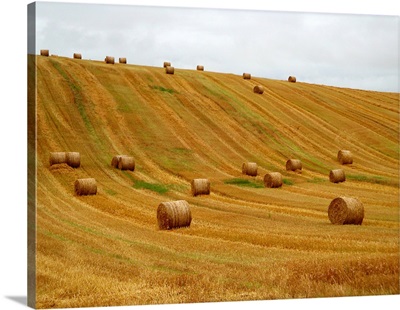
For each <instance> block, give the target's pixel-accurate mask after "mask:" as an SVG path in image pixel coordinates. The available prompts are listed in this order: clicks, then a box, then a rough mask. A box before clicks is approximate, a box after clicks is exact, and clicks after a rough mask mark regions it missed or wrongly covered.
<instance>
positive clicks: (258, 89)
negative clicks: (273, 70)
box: [253, 85, 264, 95]
mask: <svg viewBox="0 0 400 310" xmlns="http://www.w3.org/2000/svg"><path fill="white" fill-rule="evenodd" d="M253 92H255V93H256V94H260V95H261V94H262V93H264V87H263V86H262V85H256V86H254V88H253Z"/></svg>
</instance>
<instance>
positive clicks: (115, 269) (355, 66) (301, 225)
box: [27, 2, 400, 309]
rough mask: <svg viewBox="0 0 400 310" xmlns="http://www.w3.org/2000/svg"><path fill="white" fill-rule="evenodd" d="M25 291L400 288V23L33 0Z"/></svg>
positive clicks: (90, 298)
mask: <svg viewBox="0 0 400 310" xmlns="http://www.w3.org/2000/svg"><path fill="white" fill-rule="evenodd" d="M27 12H28V56H27V57H28V304H29V306H30V307H33V308H38V309H42V308H45V309H48V308H74V307H75V308H76V307H106V306H121V305H124V306H126V305H128V306H135V305H154V304H181V303H186V304H190V303H202V302H224V301H250V300H272V299H299V298H319V297H344V296H371V295H395V294H399V259H400V257H399V88H398V81H399V71H398V70H399V69H398V68H399V67H398V57H399V53H398V52H399V50H398V43H399V32H398V31H399V28H398V23H399V18H398V17H396V16H372V15H350V14H348V15H346V14H342V15H340V14H317V13H295V12H272V11H252V10H226V9H197V8H180V7H176V8H172V7H154V6H153V7H146V6H134V5H113V4H85V3H62V2H34V3H31V4H29V5H28V7H27Z"/></svg>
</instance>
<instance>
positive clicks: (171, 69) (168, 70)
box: [165, 66, 175, 74]
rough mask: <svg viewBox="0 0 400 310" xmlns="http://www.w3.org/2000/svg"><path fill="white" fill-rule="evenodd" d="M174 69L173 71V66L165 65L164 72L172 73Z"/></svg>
mask: <svg viewBox="0 0 400 310" xmlns="http://www.w3.org/2000/svg"><path fill="white" fill-rule="evenodd" d="M174 71H175V69H174V67H171V66H167V67H165V72H166V73H167V74H174Z"/></svg>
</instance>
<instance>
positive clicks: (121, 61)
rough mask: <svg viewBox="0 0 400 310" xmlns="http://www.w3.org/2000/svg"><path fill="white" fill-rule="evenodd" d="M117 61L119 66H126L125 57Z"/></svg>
mask: <svg viewBox="0 0 400 310" xmlns="http://www.w3.org/2000/svg"><path fill="white" fill-rule="evenodd" d="M118 61H119V63H120V64H126V58H125V57H120V58H119V59H118Z"/></svg>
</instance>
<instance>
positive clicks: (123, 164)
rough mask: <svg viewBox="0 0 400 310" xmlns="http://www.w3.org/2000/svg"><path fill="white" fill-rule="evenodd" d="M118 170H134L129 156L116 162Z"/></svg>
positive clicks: (132, 161)
mask: <svg viewBox="0 0 400 310" xmlns="http://www.w3.org/2000/svg"><path fill="white" fill-rule="evenodd" d="M118 169H121V170H131V171H134V170H135V160H134V158H133V157H131V156H121V157H120V158H119V161H118Z"/></svg>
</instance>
